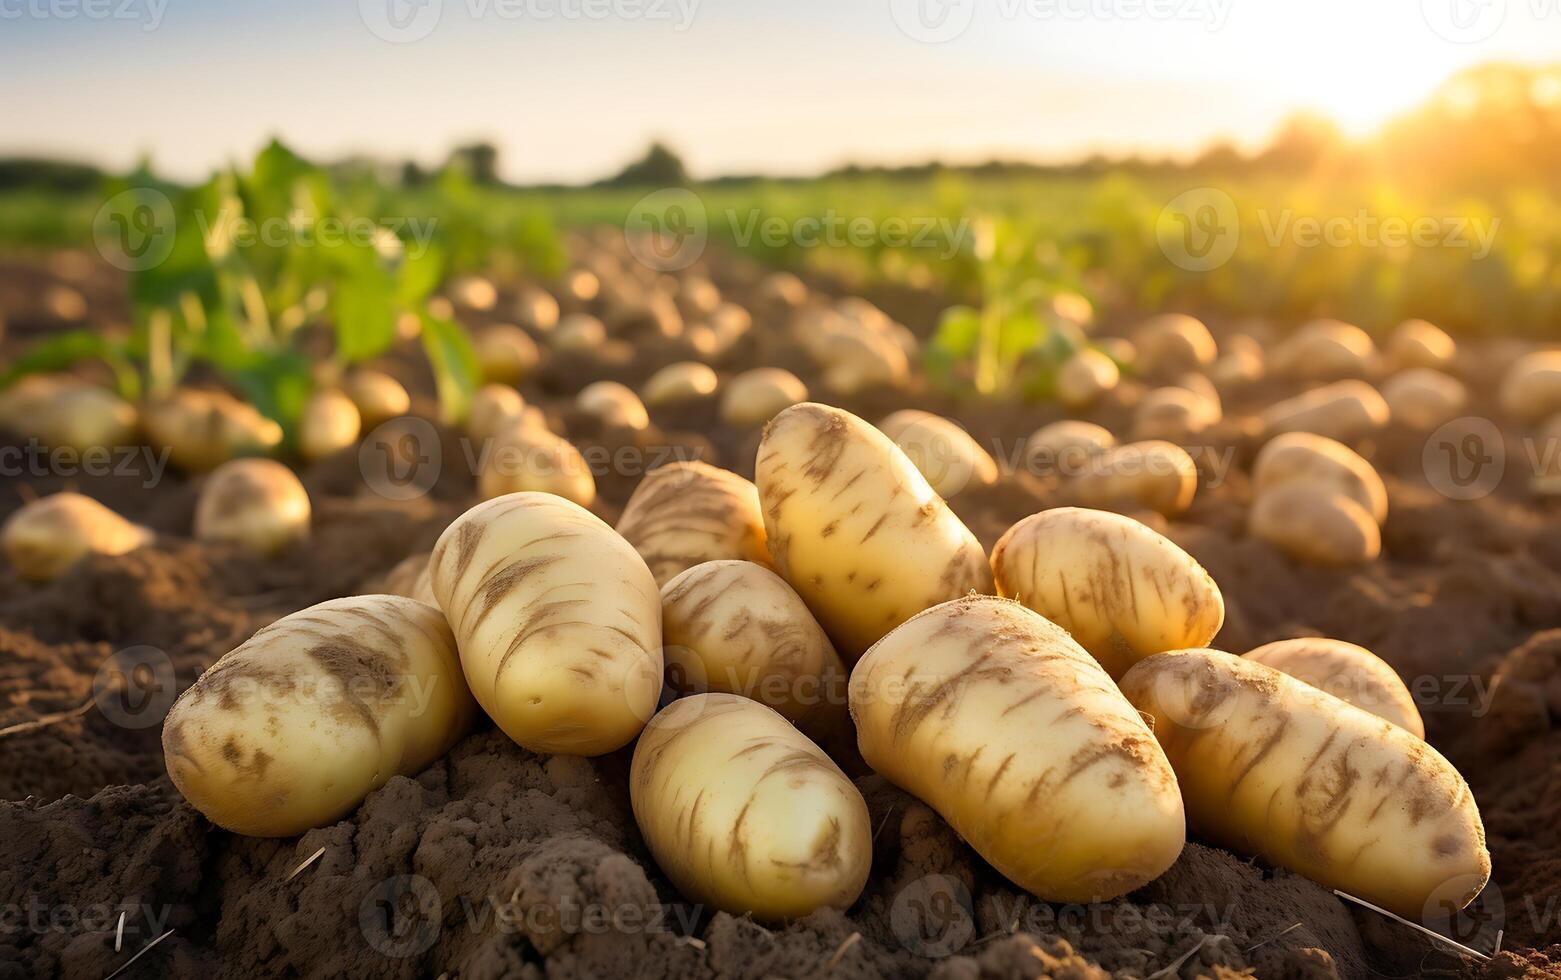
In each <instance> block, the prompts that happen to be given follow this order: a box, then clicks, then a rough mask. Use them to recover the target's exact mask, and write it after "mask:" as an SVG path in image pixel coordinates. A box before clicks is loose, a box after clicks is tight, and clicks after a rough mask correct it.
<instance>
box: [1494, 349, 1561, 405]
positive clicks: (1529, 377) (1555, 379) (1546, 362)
mask: <svg viewBox="0 0 1561 980" xmlns="http://www.w3.org/2000/svg"><path fill="white" fill-rule="evenodd" d="M1500 390H1501V407H1502V409H1503V410H1504V411H1506V412H1507V414H1508V415H1511V416H1513V417H1514V418H1516V419H1517V420H1518V421H1520V422H1530V423H1532V422H1538V421H1540V420H1541V419H1543V418H1545V417H1546V416H1550V415H1554V414H1556V413H1557V412H1561V350H1545V351H1536V352H1534V353H1532V354H1526V355H1524V356H1523V357H1520V358H1518V360H1517V361H1515V362H1514V363H1513V365H1512V367H1510V368H1509V369H1508V370H1507V374H1506V376H1505V377H1503V378H1502V381H1501V389H1500Z"/></svg>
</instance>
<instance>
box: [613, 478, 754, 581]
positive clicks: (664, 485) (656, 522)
mask: <svg viewBox="0 0 1561 980" xmlns="http://www.w3.org/2000/svg"><path fill="white" fill-rule="evenodd" d="M618 533H619V534H621V535H623V538H624V540H626V541H628V542H629V544H631V545H633V546H634V550H635V551H637V552H639V554H640V557H641V558H643V559H645V564H646V565H647V566H649V568H650V572H651V574H652V575H653V576H655V579H656V584H657V585H658V586H659V585H666V584H667V582H668V581H670V580H671V579H672V578H674V577H676V576H677V575H678V574H679V573H681V572H683V571H685V570H687V569H690V568H692V567H694V566H695V565H698V564H700V563H702V562H708V561H717V560H721V559H726V558H733V559H739V560H742V561H750V562H757V563H759V564H761V565H765V566H768V565H769V564H770V551H769V548H768V546H767V545H766V543H765V534H764V516H763V515H762V514H760V513H759V491H758V488H756V487H755V486H754V485H753V484H752V483H749V482H748V481H747V480H745V479H743V478H742V477H740V476H738V475H737V474H736V473H732V472H730V471H728V470H723V469H720V468H718V467H715V466H711V465H710V464H709V463H701V462H699V461H697V460H695V461H691V462H678V463H668V464H667V465H666V466H660V467H657V468H656V469H654V470H651V471H650V472H649V473H647V474H646V475H645V478H644V479H643V480H641V481H640V484H639V486H637V487H635V488H634V494H633V495H632V496H631V497H629V502H628V503H627V504H625V505H624V508H623V515H622V516H621V517H620V518H619V519H618Z"/></svg>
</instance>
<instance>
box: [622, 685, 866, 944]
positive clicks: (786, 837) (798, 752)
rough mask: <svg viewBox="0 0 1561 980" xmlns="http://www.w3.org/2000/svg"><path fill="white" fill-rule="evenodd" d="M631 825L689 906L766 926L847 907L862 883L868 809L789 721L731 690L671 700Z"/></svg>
mask: <svg viewBox="0 0 1561 980" xmlns="http://www.w3.org/2000/svg"><path fill="white" fill-rule="evenodd" d="M629 799H630V802H631V804H632V805H633V808H634V819H635V822H636V823H638V824H639V828H640V833H641V834H642V835H643V836H644V838H645V843H646V845H647V846H648V847H649V848H650V852H651V855H652V856H653V857H655V859H656V863H657V864H658V865H659V866H660V867H661V870H662V871H664V872H666V875H667V877H668V878H670V879H672V883H673V884H675V885H677V887H678V890H679V891H681V892H682V893H683V894H684V896H685V897H687V898H688V899H689V900H690V901H693V902H698V903H702V904H706V905H709V906H711V907H713V908H717V909H721V910H722V911H724V912H729V913H731V914H733V915H742V914H745V913H752V914H753V916H754V917H755V918H758V919H763V920H766V921H773V920H779V919H787V918H795V917H798V916H803V915H807V914H808V913H809V912H812V911H814V910H815V909H820V908H836V909H844V908H846V907H848V906H850V905H851V903H853V902H855V901H856V899H857V896H858V895H860V894H861V893H862V888H863V887H864V886H865V885H866V884H867V875H868V871H869V870H870V869H871V866H872V859H873V831H872V825H871V823H870V822H869V820H868V816H867V803H866V802H865V801H864V800H863V799H862V794H861V793H860V792H858V791H857V788H856V787H855V786H854V785H853V784H852V783H851V780H850V779H848V778H846V775H845V774H844V773H842V772H841V771H840V769H839V767H837V766H836V765H835V764H834V762H833V761H831V760H830V758H829V756H828V755H826V754H825V753H824V750H822V749H820V748H819V747H818V746H817V745H814V744H813V743H812V742H810V741H809V740H808V739H807V738H806V737H804V736H803V735H802V733H801V732H799V731H797V730H796V729H795V728H793V727H792V726H791V723H790V722H788V721H787V720H786V719H785V718H782V717H781V716H780V715H779V714H777V713H776V712H774V711H772V710H771V709H769V708H766V707H765V706H764V705H762V704H760V703H758V702H757V701H751V700H749V699H747V698H743V697H738V696H736V695H732V694H698V695H694V696H693V697H689V698H683V699H681V700H678V701H674V702H672V704H670V705H668V706H667V707H666V708H665V709H664V710H663V711H662V712H661V713H660V714H658V715H657V716H656V717H655V718H654V719H652V721H651V723H650V724H649V725H647V726H646V727H645V733H644V734H643V735H642V736H640V741H639V744H638V745H636V746H635V747H634V761H633V763H632V764H631V766H630V770H629Z"/></svg>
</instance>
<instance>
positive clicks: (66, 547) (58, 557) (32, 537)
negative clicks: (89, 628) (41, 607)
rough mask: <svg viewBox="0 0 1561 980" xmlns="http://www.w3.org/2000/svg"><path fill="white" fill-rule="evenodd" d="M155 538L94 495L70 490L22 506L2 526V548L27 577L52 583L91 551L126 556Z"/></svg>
mask: <svg viewBox="0 0 1561 980" xmlns="http://www.w3.org/2000/svg"><path fill="white" fill-rule="evenodd" d="M152 537H153V535H152V532H151V531H149V530H147V529H146V528H144V527H141V526H140V525H139V524H132V523H130V522H129V521H127V520H125V519H124V518H123V517H120V516H119V515H118V514H116V513H114V512H113V511H111V510H109V509H108V508H107V507H104V506H103V505H102V504H100V503H98V502H97V501H96V500H93V499H92V498H91V497H85V496H82V495H81V494H79V493H71V492H69V491H66V492H64V493H56V494H52V495H50V496H47V497H41V498H39V499H37V500H34V501H32V502H30V503H26V504H23V505H22V506H21V507H19V508H17V509H16V511H15V512H13V513H12V514H11V516H10V517H8V518H6V521H5V524H4V525H0V551H4V553H5V558H6V561H8V562H10V563H11V567H12V568H14V569H15V570H16V574H17V575H19V576H21V577H22V578H24V579H27V580H28V581H30V582H52V581H53V580H55V579H57V578H59V577H60V576H61V575H63V574H65V572H66V571H67V570H69V569H70V567H71V566H72V565H74V564H76V563H77V562H78V561H80V560H81V559H83V558H85V557H86V556H87V555H89V554H99V555H123V554H126V553H128V552H131V551H134V550H136V549H137V548H140V547H142V546H143V545H147V544H151V542H152Z"/></svg>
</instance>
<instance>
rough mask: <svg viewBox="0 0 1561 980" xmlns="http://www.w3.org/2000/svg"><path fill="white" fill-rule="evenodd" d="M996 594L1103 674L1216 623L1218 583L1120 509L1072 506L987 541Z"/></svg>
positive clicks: (1219, 616) (1207, 635)
mask: <svg viewBox="0 0 1561 980" xmlns="http://www.w3.org/2000/svg"><path fill="white" fill-rule="evenodd" d="M992 571H993V574H994V576H995V578H996V581H997V592H998V595H1002V596H1008V597H1010V598H1013V599H1017V600H1018V601H1020V602H1022V603H1023V604H1024V605H1026V606H1029V607H1030V608H1031V609H1033V610H1035V611H1036V612H1038V613H1040V614H1041V615H1042V616H1045V617H1046V618H1047V619H1050V620H1051V621H1052V622H1054V623H1056V624H1057V625H1059V626H1061V627H1062V628H1063V629H1065V630H1067V631H1068V632H1069V633H1071V634H1072V635H1073V638H1074V639H1075V640H1077V641H1078V642H1079V643H1080V644H1081V645H1083V647H1084V649H1086V650H1088V651H1089V652H1090V654H1091V655H1093V656H1094V658H1095V659H1096V660H1099V661H1100V663H1101V665H1102V666H1103V667H1105V668H1106V671H1107V672H1108V673H1110V674H1111V676H1112V677H1120V676H1122V674H1123V672H1124V671H1126V670H1127V669H1128V668H1129V667H1131V666H1132V665H1133V664H1134V663H1136V662H1138V661H1139V660H1142V659H1143V658H1145V657H1148V656H1150V655H1152V654H1156V653H1160V652H1162V651H1164V650H1180V649H1183V648H1185V647H1188V646H1202V645H1203V644H1205V643H1208V642H1209V641H1210V640H1212V639H1214V636H1215V634H1217V633H1218V632H1219V631H1220V627H1221V626H1222V625H1224V623H1225V600H1224V597H1223V596H1221V595H1220V590H1219V586H1217V585H1215V584H1214V579H1213V578H1211V577H1210V576H1209V573H1208V572H1206V571H1204V569H1203V566H1202V565H1199V564H1198V563H1197V562H1196V561H1194V560H1193V557H1192V556H1191V555H1189V554H1188V553H1187V552H1185V551H1183V550H1182V549H1180V548H1178V547H1177V546H1176V545H1175V544H1173V543H1172V542H1171V541H1170V540H1169V539H1167V538H1165V537H1163V536H1161V535H1159V534H1156V533H1155V532H1154V531H1153V530H1151V529H1150V528H1148V527H1147V526H1145V525H1143V524H1140V523H1139V522H1138V521H1135V520H1133V519H1132V518H1130V517H1123V516H1121V515H1120V514H1110V513H1107V512H1105V511H1099V510H1084V509H1082V508H1079V507H1059V508H1057V509H1055V510H1046V511H1042V512H1041V513H1039V514H1031V515H1030V516H1029V517H1026V518H1025V519H1024V520H1022V521H1020V522H1019V523H1018V524H1015V525H1014V526H1013V527H1011V528H1009V529H1008V532H1007V533H1006V534H1004V535H1003V536H1002V538H1001V539H1000V540H999V541H998V542H997V546H996V547H995V548H993V549H992Z"/></svg>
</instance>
